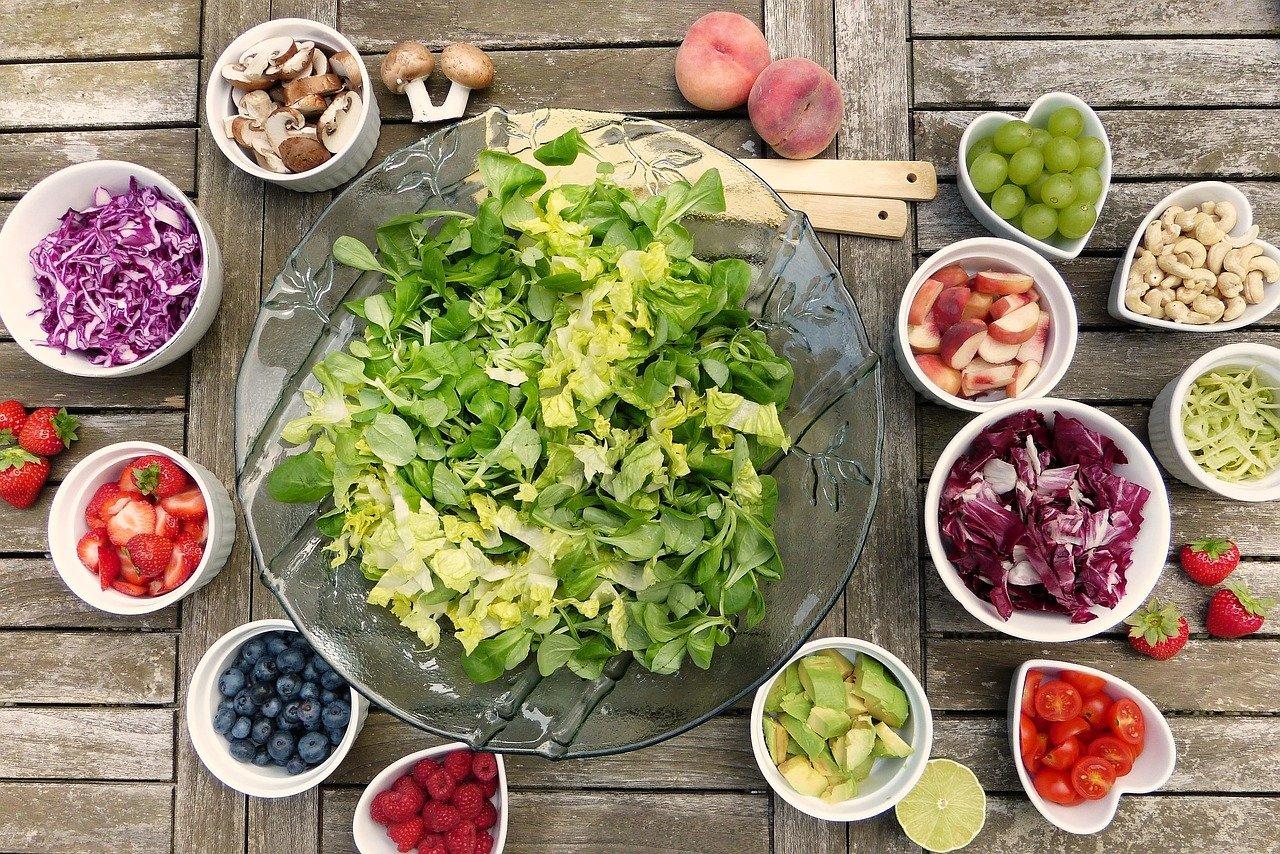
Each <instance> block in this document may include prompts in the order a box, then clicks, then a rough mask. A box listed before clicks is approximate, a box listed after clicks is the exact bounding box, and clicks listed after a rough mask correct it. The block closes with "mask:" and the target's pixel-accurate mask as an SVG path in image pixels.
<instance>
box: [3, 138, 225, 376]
mask: <svg viewBox="0 0 1280 854" xmlns="http://www.w3.org/2000/svg"><path fill="white" fill-rule="evenodd" d="M0 269H3V270H4V271H5V273H6V275H5V277H4V279H3V285H2V286H0V287H3V289H4V293H3V298H2V299H0V318H2V319H3V321H4V324H5V327H6V328H7V329H8V331H9V333H10V334H11V335H13V337H14V340H15V341H17V342H18V344H19V345H21V346H22V348H23V349H24V350H25V351H26V352H27V353H28V354H29V355H30V356H32V357H33V358H34V359H36V360H37V361H39V362H42V363H43V364H45V365H47V366H49V367H51V368H53V369H55V370H57V371H61V372H62V373H66V374H74V375H76V376H86V377H109V376H129V375H134V374H141V373H145V372H147V371H152V370H155V369H156V368H159V367H162V366H164V365H167V364H169V363H170V362H172V361H173V360H174V359H177V358H178V357H180V356H182V355H183V354H184V353H186V352H187V351H188V350H190V349H191V348H192V347H193V346H194V345H195V343H196V342H197V341H199V340H200V338H201V337H203V336H204V333H205V332H206V331H208V329H209V325H210V324H211V323H212V322H213V318H214V315H215V314H216V313H217V311H218V304H219V302H220V301H221V298H222V261H221V256H220V254H219V252H218V245H217V242H216V241H215V239H214V237H213V233H212V231H211V230H210V229H209V226H208V224H207V223H206V222H205V221H204V220H203V219H202V218H201V216H200V214H199V213H198V212H197V211H196V207H195V205H193V204H192V203H191V202H190V201H189V200H188V199H187V198H186V196H184V195H183V193H182V191H181V189H179V188H178V187H177V186H175V185H174V184H173V183H172V182H171V181H169V180H168V179H166V178H165V177H164V176H162V175H160V174H158V173H156V172H154V171H152V170H150V169H147V168H146V167H143V166H137V165H135V164H132V163H125V162H122V161H116V160H95V161H90V162H88V163H79V164H76V165H74V166H69V167H67V168H65V169H62V170H60V171H58V172H55V173H54V174H52V175H50V176H49V177H47V178H45V179H44V180H43V181H41V182H40V183H38V184H36V185H35V186H34V187H32V188H31V190H30V191H28V192H27V194H26V195H25V196H23V198H22V200H21V201H19V202H18V204H17V205H16V206H15V207H14V209H13V211H12V212H11V213H10V214H9V216H8V218H7V219H6V220H5V223H4V227H3V228H2V229H0Z"/></svg>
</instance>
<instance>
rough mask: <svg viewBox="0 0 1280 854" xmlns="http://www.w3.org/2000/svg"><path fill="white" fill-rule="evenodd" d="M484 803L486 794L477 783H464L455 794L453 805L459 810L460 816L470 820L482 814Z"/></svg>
mask: <svg viewBox="0 0 1280 854" xmlns="http://www.w3.org/2000/svg"><path fill="white" fill-rule="evenodd" d="M484 801H485V798H484V792H483V791H481V790H480V786H479V785H477V784H476V783H463V784H462V785H461V786H459V787H458V788H457V789H455V790H454V792H453V805H454V806H455V807H457V808H458V814H459V815H461V816H462V817H463V818H465V819H468V820H470V819H473V818H475V817H476V816H477V815H479V814H480V807H481V805H482V804H483V803H484Z"/></svg>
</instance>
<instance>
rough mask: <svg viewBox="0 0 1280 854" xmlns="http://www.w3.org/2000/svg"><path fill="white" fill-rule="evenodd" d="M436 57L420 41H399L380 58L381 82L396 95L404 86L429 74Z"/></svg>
mask: <svg viewBox="0 0 1280 854" xmlns="http://www.w3.org/2000/svg"><path fill="white" fill-rule="evenodd" d="M435 67H436V59H435V57H434V56H432V55H431V49H430V48H428V47H427V46H426V45H425V44H423V43H422V42H399V43H398V44H396V45H395V46H394V47H392V48H391V50H390V51H388V52H387V55H386V56H384V57H383V58H382V82H383V83H385V84H386V86H387V88H388V89H390V90H391V91H392V92H395V93H396V94H397V95H399V94H401V93H402V92H404V87H406V86H408V85H409V84H410V83H413V82H414V81H416V80H421V79H422V78H424V77H428V76H430V75H431V71H432V69H434V68H435Z"/></svg>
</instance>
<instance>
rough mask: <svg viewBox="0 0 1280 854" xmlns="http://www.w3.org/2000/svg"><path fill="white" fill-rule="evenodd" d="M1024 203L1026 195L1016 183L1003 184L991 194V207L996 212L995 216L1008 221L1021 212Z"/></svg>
mask: <svg viewBox="0 0 1280 854" xmlns="http://www.w3.org/2000/svg"><path fill="white" fill-rule="evenodd" d="M1026 203H1027V197H1026V195H1024V194H1023V192H1022V188H1021V187H1019V186H1018V185H1017V184H1003V185H1001V186H1000V188H999V189H998V190H996V191H995V193H993V194H992V196H991V209H992V210H993V211H995V212H996V216H998V217H1000V218H1001V219H1007V220H1010V221H1012V220H1013V218H1014V217H1016V216H1017V215H1018V214H1020V213H1022V208H1023V206H1024V205H1026Z"/></svg>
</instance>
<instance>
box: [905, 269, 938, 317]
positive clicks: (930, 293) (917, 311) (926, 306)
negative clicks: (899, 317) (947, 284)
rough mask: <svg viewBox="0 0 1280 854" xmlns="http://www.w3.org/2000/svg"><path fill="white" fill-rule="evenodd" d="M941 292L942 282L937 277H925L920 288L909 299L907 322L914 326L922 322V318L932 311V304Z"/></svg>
mask: <svg viewBox="0 0 1280 854" xmlns="http://www.w3.org/2000/svg"><path fill="white" fill-rule="evenodd" d="M940 293H942V282H939V281H938V280H937V279H925V280H924V284H923V285H921V286H920V290H918V291H916V295H915V296H914V297H912V299H911V308H910V309H908V310H907V323H908V325H910V326H916V325H918V324H921V323H924V319H925V318H926V317H928V316H929V312H931V311H933V304H934V302H936V301H937V299H938V294H940Z"/></svg>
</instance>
